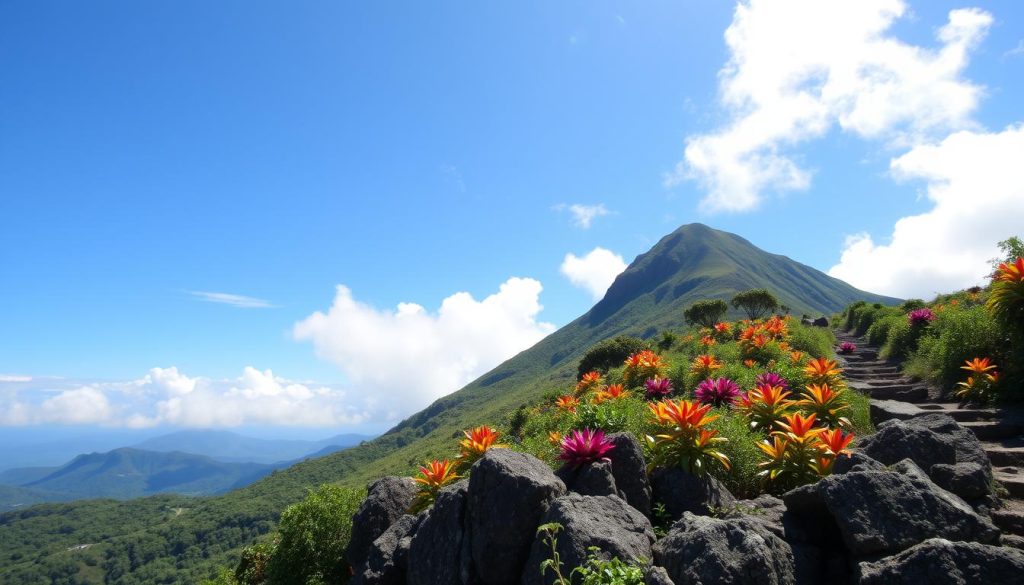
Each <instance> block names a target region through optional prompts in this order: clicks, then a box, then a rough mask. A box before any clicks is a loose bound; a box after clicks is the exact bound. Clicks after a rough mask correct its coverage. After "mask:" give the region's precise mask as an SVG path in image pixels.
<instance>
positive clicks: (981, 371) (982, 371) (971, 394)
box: [956, 357, 999, 404]
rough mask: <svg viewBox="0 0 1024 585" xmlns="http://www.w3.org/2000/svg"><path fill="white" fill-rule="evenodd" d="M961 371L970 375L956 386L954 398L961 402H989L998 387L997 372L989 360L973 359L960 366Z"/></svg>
mask: <svg viewBox="0 0 1024 585" xmlns="http://www.w3.org/2000/svg"><path fill="white" fill-rule="evenodd" d="M960 369H961V370H967V371H968V372H970V374H969V375H968V376H967V380H966V381H963V382H960V383H958V384H957V388H958V390H957V392H956V396H957V398H959V399H960V400H961V401H962V402H965V403H966V402H976V403H980V404H984V403H986V402H989V401H990V400H991V399H992V398H993V396H994V394H995V390H996V387H997V386H998V385H999V372H998V371H996V365H995V364H994V363H992V360H991V358H987V357H985V358H974V359H972V360H967V361H965V362H964V365H962V366H960Z"/></svg>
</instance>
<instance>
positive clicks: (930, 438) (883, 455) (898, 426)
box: [858, 420, 956, 473]
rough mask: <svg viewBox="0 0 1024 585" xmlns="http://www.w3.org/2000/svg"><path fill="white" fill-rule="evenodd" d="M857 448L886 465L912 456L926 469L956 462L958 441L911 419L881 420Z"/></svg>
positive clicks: (926, 470) (929, 469)
mask: <svg viewBox="0 0 1024 585" xmlns="http://www.w3.org/2000/svg"><path fill="white" fill-rule="evenodd" d="M858 448H859V449H860V451H861V452H863V453H864V454H865V455H867V456H868V457H871V458H872V459H875V460H876V461H878V462H880V463H884V464H885V465H892V464H893V463H897V462H899V461H902V460H903V459H911V460H913V461H914V463H916V464H917V465H918V466H919V467H921V469H923V470H924V471H925V472H926V473H927V472H930V471H931V468H932V465H935V464H936V463H956V444H955V443H954V439H953V438H952V437H951V436H949V435H940V434H939V433H936V432H934V431H932V430H931V429H929V428H927V427H922V426H918V425H915V424H913V423H912V422H911V421H902V420H890V421H887V422H884V423H882V424H881V425H879V426H878V432H876V433H875V434H873V435H870V436H868V437H865V438H864V439H863V440H861V442H860V445H859V447H858Z"/></svg>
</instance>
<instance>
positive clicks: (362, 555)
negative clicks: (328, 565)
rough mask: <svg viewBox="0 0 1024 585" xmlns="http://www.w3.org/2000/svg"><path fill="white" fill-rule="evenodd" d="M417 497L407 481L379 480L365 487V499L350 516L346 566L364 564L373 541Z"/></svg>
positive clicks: (389, 478) (383, 478)
mask: <svg viewBox="0 0 1024 585" xmlns="http://www.w3.org/2000/svg"><path fill="white" fill-rule="evenodd" d="M414 497H416V484H415V483H414V482H413V481H412V479H411V478H408V477H394V476H389V477H382V478H381V479H378V480H377V481H374V482H372V483H371V484H370V485H369V486H368V487H367V493H366V499H365V500H364V501H363V503H362V505H360V506H359V510H357V511H356V513H355V515H353V516H352V537H351V538H350V540H349V543H348V548H347V549H346V551H345V558H346V560H348V562H349V565H351V566H353V567H360V566H362V565H363V563H364V562H366V558H367V556H368V555H369V552H370V547H371V546H373V541H375V540H377V538H378V537H379V536H380V535H381V534H384V531H385V530H387V529H388V527H389V526H391V525H392V524H393V523H394V522H395V521H396V520H398V519H399V518H401V517H402V516H403V515H404V514H405V512H406V511H407V510H408V509H409V506H410V505H411V504H412V500H413V498H414Z"/></svg>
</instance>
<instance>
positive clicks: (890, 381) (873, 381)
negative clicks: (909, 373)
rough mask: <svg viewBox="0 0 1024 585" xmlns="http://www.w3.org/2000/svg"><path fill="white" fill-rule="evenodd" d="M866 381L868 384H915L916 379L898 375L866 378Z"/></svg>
mask: <svg viewBox="0 0 1024 585" xmlns="http://www.w3.org/2000/svg"><path fill="white" fill-rule="evenodd" d="M864 383H865V384H867V385H868V386H913V385H914V381H913V380H911V379H910V378H904V377H902V376H898V377H896V378H865V379H864Z"/></svg>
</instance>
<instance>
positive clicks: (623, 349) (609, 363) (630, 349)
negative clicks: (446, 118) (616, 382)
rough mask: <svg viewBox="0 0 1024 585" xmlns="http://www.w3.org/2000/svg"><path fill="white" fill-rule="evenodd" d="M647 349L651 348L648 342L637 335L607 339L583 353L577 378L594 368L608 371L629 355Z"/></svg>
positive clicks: (619, 364)
mask: <svg viewBox="0 0 1024 585" xmlns="http://www.w3.org/2000/svg"><path fill="white" fill-rule="evenodd" d="M645 349H650V347H649V346H648V345H647V342H646V341H644V340H643V339H640V338H637V337H630V336H629V335H620V336H618V337H615V338H612V339H606V340H604V341H602V342H600V343H597V344H595V345H593V346H592V347H591V348H590V349H588V350H587V353H585V354H583V358H582V359H581V360H580V365H579V367H578V368H577V375H576V379H577V380H580V379H582V378H583V374H586V373H587V372H591V371H594V370H597V371H599V372H604V373H607V372H608V370H610V369H612V368H615V367H618V366H621V365H622V363H623V362H625V361H626V358H628V357H629V356H631V355H633V354H634V353H636V352H638V351H643V350H645Z"/></svg>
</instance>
